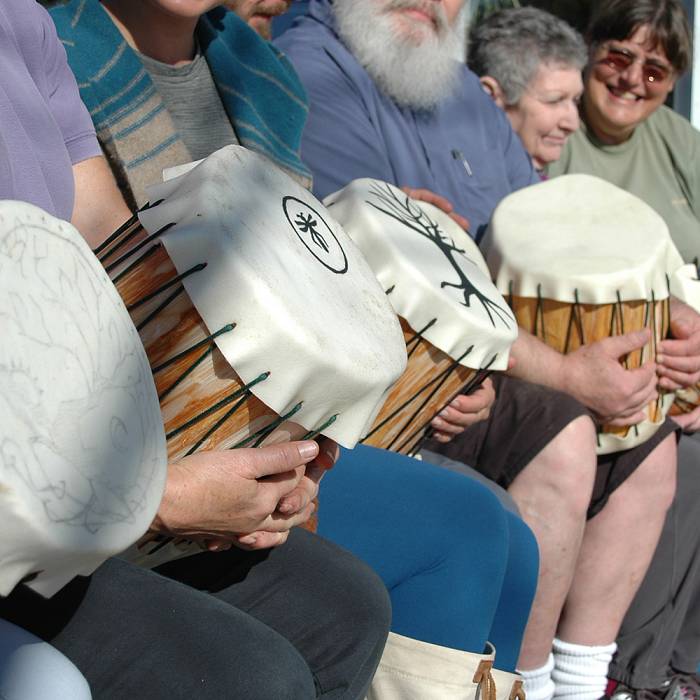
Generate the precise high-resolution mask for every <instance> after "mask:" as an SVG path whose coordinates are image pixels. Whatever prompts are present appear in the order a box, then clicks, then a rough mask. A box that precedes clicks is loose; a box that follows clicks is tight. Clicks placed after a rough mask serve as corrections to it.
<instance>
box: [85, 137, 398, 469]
mask: <svg viewBox="0 0 700 700" xmlns="http://www.w3.org/2000/svg"><path fill="white" fill-rule="evenodd" d="M149 194H150V196H151V201H152V202H157V204H154V205H153V206H151V207H149V208H147V209H145V210H143V211H142V212H141V213H140V214H139V219H140V223H139V221H135V222H132V224H131V225H129V226H126V227H123V229H122V230H120V231H119V232H117V234H115V235H114V236H113V237H112V238H111V239H110V240H109V241H108V242H107V243H106V244H105V245H103V246H102V247H101V249H100V250H98V251H97V254H98V255H99V256H100V259H101V260H102V262H103V264H104V265H105V266H106V269H107V270H108V272H109V274H110V275H111V276H112V278H113V280H114V283H115V285H116V286H117V288H118V290H119V292H120V294H121V295H122V297H123V298H124V300H125V302H126V304H127V308H128V309H129V312H130V314H131V315H132V318H133V319H134V322H135V324H136V326H137V328H138V330H139V333H140V335H141V339H142V340H143V344H144V346H145V348H146V353H147V355H148V358H149V361H150V363H151V367H152V370H153V376H154V378H155V383H156V387H157V389H158V396H159V399H160V406H161V411H162V415H163V422H164V424H165V431H166V436H167V444H168V455H169V456H170V457H171V458H176V457H180V456H182V455H185V454H190V453H192V452H195V451H198V450H205V449H206V450H211V449H227V448H236V447H257V446H260V445H263V444H271V443H273V442H279V441H285V440H290V439H301V438H304V437H307V438H309V437H314V436H316V435H318V434H323V435H326V436H328V437H331V438H333V439H335V440H337V441H338V442H339V443H340V444H342V445H344V446H346V447H352V446H353V445H354V444H355V443H356V442H357V440H358V439H359V438H360V437H362V436H363V435H364V434H366V432H367V430H368V429H369V426H370V425H371V424H372V422H373V420H374V417H375V415H376V413H377V411H378V410H379V406H380V405H381V403H382V402H383V400H384V397H385V395H386V392H387V390H388V388H389V387H390V386H391V385H392V384H393V383H394V381H395V380H396V379H397V378H398V376H400V374H401V373H402V371H403V369H404V367H405V362H406V351H405V347H404V344H403V341H402V336H401V331H400V327H399V323H398V321H397V319H396V317H395V315H394V313H393V311H392V309H391V305H390V304H389V302H388V300H387V299H386V295H385V294H384V292H383V290H382V289H381V287H380V286H379V285H378V283H377V280H376V279H375V277H374V275H373V274H372V271H371V270H370V268H369V266H368V265H367V263H366V262H365V260H364V259H363V257H362V255H361V254H360V253H359V251H358V250H357V249H356V247H355V246H354V245H353V244H352V242H351V241H350V240H349V239H348V237H347V236H346V235H345V234H344V232H343V230H342V229H341V227H340V226H339V225H338V224H337V223H336V222H335V221H334V220H333V219H332V218H331V217H330V216H329V215H328V213H327V212H326V210H325V208H324V207H323V205H321V204H320V203H319V202H318V201H317V200H316V199H315V198H314V197H313V196H312V195H311V194H309V193H308V192H307V191H306V190H304V189H303V188H302V187H301V186H299V185H298V184H297V183H296V182H294V181H293V180H292V179H291V178H290V177H288V176H287V175H285V174H284V173H282V172H281V171H279V170H278V169H277V168H275V167H274V166H272V165H271V164H270V163H269V161H267V160H266V159H265V158H263V157H262V156H260V155H257V154H254V153H252V152H251V151H248V150H246V149H244V148H240V147H236V146H231V147H227V148H225V149H222V150H220V151H218V152H216V153H214V154H212V155H211V156H210V157H209V158H207V159H206V160H204V161H202V162H201V163H200V164H198V165H197V166H196V167H194V169H192V170H190V171H189V172H186V173H185V174H182V175H180V176H178V177H176V178H174V179H172V180H169V181H167V182H165V183H163V184H162V185H159V186H157V187H154V188H151V191H150V192H149ZM140 225H143V226H144V227H145V229H146V230H147V232H148V234H149V235H148V237H147V238H144V239H143V240H141V241H140V242H136V241H137V238H138V237H139V235H143V232H141V233H139V231H138V228H139V227H140Z"/></svg>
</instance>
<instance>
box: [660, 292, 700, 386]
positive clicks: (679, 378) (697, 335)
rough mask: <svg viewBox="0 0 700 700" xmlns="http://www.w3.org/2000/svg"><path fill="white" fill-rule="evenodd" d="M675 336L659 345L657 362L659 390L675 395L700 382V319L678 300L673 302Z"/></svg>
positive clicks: (672, 320) (672, 313)
mask: <svg viewBox="0 0 700 700" xmlns="http://www.w3.org/2000/svg"><path fill="white" fill-rule="evenodd" d="M671 335H672V336H673V339H671V340H664V341H662V342H661V343H659V350H658V353H657V355H656V362H657V364H658V367H657V372H658V375H659V377H660V379H659V386H660V387H661V388H662V389H667V390H669V391H675V390H676V389H682V388H685V387H689V386H694V385H695V384H697V383H698V382H699V381H700V315H699V314H698V313H697V312H696V311H695V310H694V309H692V308H691V307H690V306H688V305H687V304H684V303H683V302H681V301H678V300H677V299H672V300H671Z"/></svg>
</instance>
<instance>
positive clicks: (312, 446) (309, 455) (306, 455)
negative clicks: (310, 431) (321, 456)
mask: <svg viewBox="0 0 700 700" xmlns="http://www.w3.org/2000/svg"><path fill="white" fill-rule="evenodd" d="M299 454H300V455H301V457H302V459H313V458H314V457H315V456H316V455H317V454H318V445H317V444H316V443H315V442H314V441H313V440H305V441H304V442H301V443H299Z"/></svg>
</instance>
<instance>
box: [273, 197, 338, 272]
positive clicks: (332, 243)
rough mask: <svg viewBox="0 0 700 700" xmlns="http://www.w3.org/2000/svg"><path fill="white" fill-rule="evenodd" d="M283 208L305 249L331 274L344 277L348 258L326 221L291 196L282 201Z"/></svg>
mask: <svg viewBox="0 0 700 700" xmlns="http://www.w3.org/2000/svg"><path fill="white" fill-rule="evenodd" d="M282 208H283V209H284V214H285V216H286V217H287V221H289V224H290V225H291V227H292V229H293V230H294V233H296V235H297V236H298V237H299V240H301V242H302V243H303V244H304V247H305V248H306V249H307V250H308V251H309V252H310V253H311V255H313V256H314V258H316V260H318V261H319V262H320V263H321V264H322V265H323V266H324V267H326V268H328V269H329V270H330V271H331V272H335V273H336V274H340V275H344V274H345V273H346V272H347V271H348V258H347V256H346V255H345V251H344V250H343V247H342V246H341V245H340V241H339V240H338V239H337V237H336V236H335V234H334V233H333V231H332V230H331V228H330V226H329V225H328V224H327V223H326V220H325V219H324V218H323V217H322V216H321V215H320V214H319V213H318V212H317V211H316V210H315V209H314V208H313V207H312V206H310V205H309V204H307V203H306V202H303V201H302V200H300V199H297V198H296V197H292V196H291V195H289V196H286V197H284V198H283V199H282Z"/></svg>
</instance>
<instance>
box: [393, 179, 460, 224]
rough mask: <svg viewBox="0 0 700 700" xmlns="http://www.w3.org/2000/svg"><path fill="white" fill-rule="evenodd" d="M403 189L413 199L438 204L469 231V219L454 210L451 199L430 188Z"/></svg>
mask: <svg viewBox="0 0 700 700" xmlns="http://www.w3.org/2000/svg"><path fill="white" fill-rule="evenodd" d="M401 190H402V191H403V192H404V193H405V194H407V195H408V196H409V197H410V198H411V199H417V200H419V201H421V202H428V204H432V205H433V206H436V207H437V208H438V209H440V210H441V211H444V212H445V214H447V215H448V216H449V217H450V219H452V220H453V221H454V222H456V223H457V225H458V226H460V227H461V228H463V229H464V230H465V231H469V221H468V220H467V219H465V218H464V217H463V216H460V215H459V214H458V213H457V212H456V211H455V210H454V207H453V206H452V203H451V202H450V200H449V199H445V198H444V197H441V196H440V195H439V194H435V192H431V191H430V190H426V189H421V188H418V187H402V188H401Z"/></svg>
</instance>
